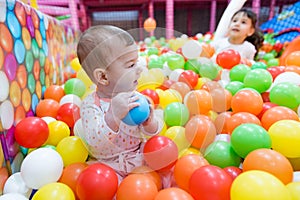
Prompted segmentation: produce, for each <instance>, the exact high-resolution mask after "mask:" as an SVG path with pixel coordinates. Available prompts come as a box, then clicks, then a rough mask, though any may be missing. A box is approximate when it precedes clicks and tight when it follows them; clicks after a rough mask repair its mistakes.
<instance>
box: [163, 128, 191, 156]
mask: <svg viewBox="0 0 300 200" xmlns="http://www.w3.org/2000/svg"><path fill="white" fill-rule="evenodd" d="M164 136H166V137H168V138H170V139H171V140H172V141H173V142H174V143H175V144H176V145H177V148H178V153H179V152H181V151H182V150H184V149H186V148H188V147H189V146H190V145H191V144H190V143H189V141H188V140H187V139H186V137H185V128H184V127H182V126H172V127H170V128H168V129H167V130H166V132H165V133H164Z"/></svg>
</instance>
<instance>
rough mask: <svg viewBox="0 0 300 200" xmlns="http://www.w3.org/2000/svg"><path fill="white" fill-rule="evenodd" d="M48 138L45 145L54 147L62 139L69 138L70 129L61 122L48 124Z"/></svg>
mask: <svg viewBox="0 0 300 200" xmlns="http://www.w3.org/2000/svg"><path fill="white" fill-rule="evenodd" d="M48 128H49V136H48V139H47V141H46V142H45V144H49V145H53V146H56V145H57V144H58V143H59V142H60V141H61V140H62V139H63V138H65V137H68V136H70V128H69V126H68V125H67V124H66V123H65V122H63V121H59V120H57V121H53V122H50V123H49V124H48Z"/></svg>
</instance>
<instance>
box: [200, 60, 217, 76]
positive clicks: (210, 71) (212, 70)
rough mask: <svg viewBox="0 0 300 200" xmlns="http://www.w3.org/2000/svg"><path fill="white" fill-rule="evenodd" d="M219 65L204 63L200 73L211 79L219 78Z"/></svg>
mask: <svg viewBox="0 0 300 200" xmlns="http://www.w3.org/2000/svg"><path fill="white" fill-rule="evenodd" d="M218 67H219V66H218V65H217V64H214V63H203V64H201V65H200V68H199V74H200V75H201V77H206V78H209V79H211V80H213V79H215V78H217V76H218V75H219V68H218Z"/></svg>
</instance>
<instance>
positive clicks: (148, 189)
mask: <svg viewBox="0 0 300 200" xmlns="http://www.w3.org/2000/svg"><path fill="white" fill-rule="evenodd" d="M157 193H158V190H157V187H156V185H155V183H154V181H153V180H152V179H151V178H149V177H147V176H145V175H143V174H130V175H128V176H127V177H125V178H124V179H123V181H122V182H121V184H120V186H119V188H118V191H117V195H116V198H117V199H118V200H127V199H132V200H138V199H144V200H153V199H154V198H155V196H156V195H157Z"/></svg>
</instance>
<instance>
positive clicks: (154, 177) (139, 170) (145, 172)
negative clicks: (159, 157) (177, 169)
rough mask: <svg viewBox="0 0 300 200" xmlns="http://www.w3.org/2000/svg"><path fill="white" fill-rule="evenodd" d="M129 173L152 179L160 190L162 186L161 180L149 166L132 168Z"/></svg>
mask: <svg viewBox="0 0 300 200" xmlns="http://www.w3.org/2000/svg"><path fill="white" fill-rule="evenodd" d="M131 174H142V175H145V176H147V177H149V178H150V179H152V180H153V181H154V183H155V184H156V186H157V190H161V188H162V181H161V178H160V176H159V174H158V173H157V172H156V171H154V170H153V169H151V168H150V167H147V166H140V167H136V168H134V169H133V170H132V172H131Z"/></svg>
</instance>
